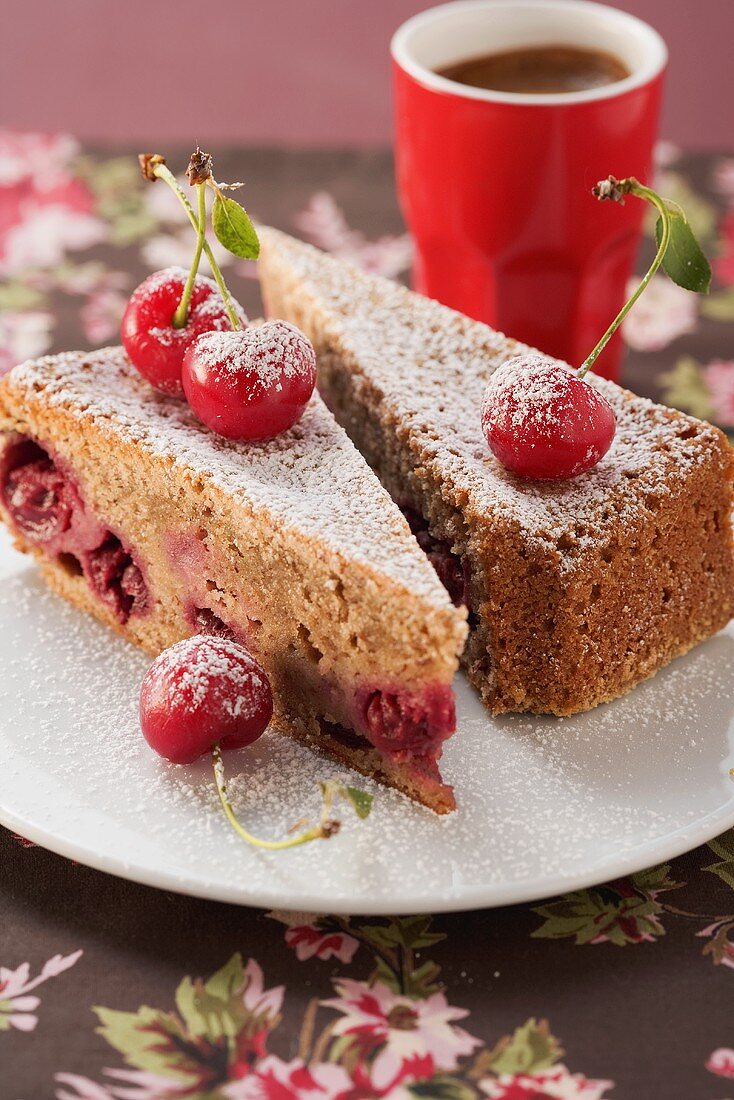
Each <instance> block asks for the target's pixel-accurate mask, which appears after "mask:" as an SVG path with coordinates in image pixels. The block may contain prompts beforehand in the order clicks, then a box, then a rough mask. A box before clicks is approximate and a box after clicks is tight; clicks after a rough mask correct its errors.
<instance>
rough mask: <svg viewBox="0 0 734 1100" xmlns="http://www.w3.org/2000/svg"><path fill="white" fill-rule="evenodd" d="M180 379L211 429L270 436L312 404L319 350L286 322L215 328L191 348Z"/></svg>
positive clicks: (244, 435) (237, 434) (243, 435)
mask: <svg viewBox="0 0 734 1100" xmlns="http://www.w3.org/2000/svg"><path fill="white" fill-rule="evenodd" d="M181 380H182V382H183V388H184V393H185V394H186V398H187V400H188V402H189V404H190V405H191V408H192V409H193V410H194V412H195V413H196V415H197V416H198V417H199V419H200V420H201V421H203V423H204V424H206V426H207V427H208V428H211V429H212V431H215V432H218V433H219V435H223V436H227V438H229V439H247V440H258V439H271V438H272V437H273V436H276V435H279V434H280V432H283V431H285V430H286V429H287V428H290V427H291V426H292V425H293V424H295V423H296V421H297V420H299V419H300V417H301V415H302V413H303V410H304V409H305V407H306V405H307V404H308V402H309V400H310V398H311V394H312V393H313V390H314V386H315V385H316V353H315V352H314V349H313V346H312V344H311V343H310V341H309V340H308V339H307V338H306V337H305V336H304V334H303V333H302V332H301V331H300V329H298V328H296V327H295V325H291V324H289V323H288V322H287V321H266V322H265V324H263V325H260V326H258V327H255V328H249V329H245V330H244V331H242V332H210V333H206V334H205V335H204V336H200V337H199V338H198V340H196V341H195V342H194V343H193V344H191V345H190V346H189V347H188V348H187V350H186V353H185V355H184V361H183V369H182V372H181Z"/></svg>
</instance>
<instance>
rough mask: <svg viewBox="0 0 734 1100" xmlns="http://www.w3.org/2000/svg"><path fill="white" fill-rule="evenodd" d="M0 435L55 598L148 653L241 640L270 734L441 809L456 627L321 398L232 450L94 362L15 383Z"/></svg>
mask: <svg viewBox="0 0 734 1100" xmlns="http://www.w3.org/2000/svg"><path fill="white" fill-rule="evenodd" d="M0 431H2V433H3V435H2V452H1V456H0V501H1V507H2V513H3V517H4V519H5V520H6V522H7V524H8V526H9V527H10V529H11V531H12V532H13V534H14V536H15V540H16V544H17V545H18V547H19V548H20V549H21V550H25V551H28V552H30V553H32V554H34V555H35V556H36V558H37V559H38V560H39V562H40V564H41V568H42V571H43V573H44V575H45V577H46V579H47V580H48V582H49V584H50V585H51V586H52V587H53V588H54V589H55V590H56V591H57V592H59V593H60V594H61V595H62V596H65V597H66V598H67V599H68V600H70V601H71V602H72V603H74V604H76V605H77V606H79V607H82V608H84V609H85V610H87V611H91V612H93V613H94V614H95V615H97V616H98V618H100V619H102V621H103V622H106V623H108V624H109V625H110V626H112V627H114V628H115V629H116V630H117V631H119V632H120V633H122V634H123V635H125V637H127V638H129V639H130V640H132V641H133V642H136V643H138V644H139V645H141V646H143V647H144V648H145V649H146V650H148V652H150V653H152V654H155V653H158V652H159V651H161V650H162V649H164V648H166V647H167V646H169V645H171V644H172V643H174V642H176V641H178V640H180V639H181V638H184V637H187V636H189V635H191V634H194V633H197V632H204V633H210V634H222V635H226V636H228V637H233V638H235V639H237V640H239V641H241V642H242V643H243V644H244V645H246V646H247V647H248V649H250V650H251V651H252V653H253V654H254V655H256V656H257V658H258V659H259V660H260V662H261V663H262V664H263V665H264V667H265V668H266V670H267V672H268V675H269V677H270V680H271V683H272V687H273V694H274V702H275V711H274V713H275V724H276V725H277V726H278V727H279V728H280V729H282V730H284V731H285V732H286V733H288V734H290V735H291V736H294V737H297V738H299V739H301V740H303V741H306V742H308V743H309V744H311V745H313V746H314V747H316V748H319V749H321V750H324V751H325V752H327V753H329V754H330V755H332V756H334V757H336V758H337V759H338V760H340V761H343V762H344V763H346V764H349V765H351V766H353V767H355V768H357V769H358V770H359V771H362V772H364V773H365V774H369V775H374V776H375V777H376V778H378V779H380V780H382V781H383V782H385V783H387V784H389V785H392V786H394V787H397V788H398V789H399V790H401V791H403V792H405V793H406V794H408V795H409V796H410V797H412V798H414V799H416V800H417V801H419V802H422V803H424V804H425V805H426V806H430V807H431V808H432V809H434V810H436V811H438V812H439V813H442V812H446V811H448V810H450V809H452V808H453V807H454V800H453V795H452V791H451V788H450V787H449V786H447V785H446V784H444V783H443V781H442V779H441V776H440V773H439V769H438V763H437V761H438V759H439V757H440V756H441V747H442V743H443V741H444V740H445V739H446V738H447V737H449V736H450V734H451V733H453V731H454V728H455V710H454V699H453V694H452V689H451V681H452V677H453V674H454V671H455V669H456V666H457V664H458V653H459V652H460V651H461V648H462V645H463V643H464V638H465V635H466V624H465V618H466V614H465V612H464V610H463V609H462V610H461V611H457V609H456V608H455V607H453V606H452V604H451V601H450V600H449V598H448V596H447V594H446V591H445V589H444V588H443V587H442V585H441V584H440V583H439V581H438V579H437V578H436V574H435V572H434V571H433V569H432V568H431V567H430V565H429V563H428V562H427V561H426V559H425V557H424V555H423V554H422V553H421V552H420V550H419V548H418V547H417V546H416V543H415V540H414V539H413V537H412V535H411V533H410V530H409V528H408V524H407V523H406V521H405V519H404V518H403V516H402V515H401V514H400V512H399V510H398V509H397V508H396V507H395V505H394V504H393V502H392V501H391V500H390V497H389V496H388V494H387V493H386V492H385V490H384V489H383V488H382V486H381V485H380V483H379V481H378V480H377V479H376V478H375V476H374V475H373V473H372V472H371V470H370V469H369V467H368V466H367V464H366V463H365V461H364V459H363V458H362V457H361V456H360V454H359V453H358V451H357V450H355V448H354V446H353V444H352V443H351V442H350V440H349V439H348V437H347V435H346V434H345V432H344V431H343V429H342V428H340V427H339V426H338V425H337V424H336V422H335V421H334V419H333V417H332V416H331V414H330V413H329V412H328V411H327V409H326V408H325V406H324V405H323V402H322V401H321V399H320V398H319V397H318V395H314V397H313V398H312V400H311V402H310V404H309V406H308V407H307V409H306V411H305V413H304V415H303V417H302V419H301V420H300V421H299V422H298V424H296V425H295V426H294V427H293V428H291V429H290V430H289V431H287V432H284V433H283V434H282V435H280V436H279V437H277V438H276V439H274V440H271V441H270V442H267V443H250V444H244V443H234V442H231V441H228V440H226V439H223V438H221V437H218V436H216V435H214V434H213V433H212V432H210V431H209V430H208V429H207V428H204V427H202V425H201V424H199V423H198V421H197V420H196V419H195V417H194V415H193V413H192V412H191V410H190V409H189V408H188V406H187V405H186V404H185V403H184V402H183V401H181V400H179V399H177V398H171V397H166V396H164V395H161V394H158V393H156V392H155V391H154V390H152V389H151V387H150V386H148V385H147V383H146V382H144V381H143V379H142V378H141V377H140V375H139V374H138V373H137V371H135V369H134V368H133V367H132V366H131V365H130V363H129V361H128V360H127V358H126V356H125V354H124V352H123V351H122V349H120V348H108V349H104V350H102V351H98V352H94V353H91V354H85V353H81V352H80V353H71V354H66V355H59V356H55V357H48V358H45V359H40V360H38V361H35V362H28V363H24V364H21V365H20V366H18V367H16V368H14V370H12V371H11V372H10V373H9V374H8V375H7V376H6V377H5V378H4V379H2V381H1V382H0Z"/></svg>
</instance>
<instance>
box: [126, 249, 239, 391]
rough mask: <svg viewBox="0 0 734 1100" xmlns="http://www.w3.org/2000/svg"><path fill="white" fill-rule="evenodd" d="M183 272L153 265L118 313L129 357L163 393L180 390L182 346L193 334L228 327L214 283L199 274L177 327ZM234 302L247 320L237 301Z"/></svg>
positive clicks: (190, 339)
mask: <svg viewBox="0 0 734 1100" xmlns="http://www.w3.org/2000/svg"><path fill="white" fill-rule="evenodd" d="M187 277H188V276H187V273H186V272H185V271H184V269H183V268H182V267H167V268H164V270H163V271H155V272H154V273H153V274H152V275H149V276H148V278H147V279H145V280H144V281H143V282H142V283H141V284H140V286H139V287H137V288H136V289H135V290H134V291H133V293H132V295H131V297H130V301H129V302H128V304H127V308H126V310H125V313H124V315H123V318H122V325H121V329H120V331H121V335H122V342H123V344H124V346H125V351H126V352H127V354H128V356H129V357H130V360H131V362H132V363H134V365H135V366H136V367H137V368H138V370H139V371H140V373H141V374H142V375H143V377H144V378H146V379H147V380H148V382H150V384H151V385H152V386H155V388H156V389H158V390H161V391H162V392H163V393H175V394H178V393H181V364H182V362H183V357H184V352H185V351H186V349H187V348H188V347H190V345H191V344H192V343H193V342H194V341H195V340H196V339H197V337H199V336H201V335H202V333H205V332H224V331H231V329H232V324H231V322H230V319H229V317H228V315H227V310H226V307H225V304H224V301H223V299H222V296H221V294H220V293H219V288H218V287H217V284H216V283H215V282H214V281H213V280H212V279H207V278H206V277H205V276H204V275H197V277H196V280H195V282H194V287H193V290H192V293H191V299H190V302H189V308H188V314H187V319H186V324H185V326H184V327H183V328H176V326H175V325H174V324H173V315H174V313H175V312H176V309H177V307H178V304H179V302H180V301H181V296H182V294H183V291H184V286H185V285H186V279H187ZM233 305H234V307H235V309H236V310H237V313H238V316H239V317H240V319H241V321H242V324H243V325H246V324H247V317H246V315H245V313H244V311H243V309H242V307H241V306H240V305H238V304H237V303H236V302H235V303H233Z"/></svg>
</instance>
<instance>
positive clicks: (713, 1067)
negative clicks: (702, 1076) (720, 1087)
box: [706, 1047, 734, 1081]
mask: <svg viewBox="0 0 734 1100" xmlns="http://www.w3.org/2000/svg"><path fill="white" fill-rule="evenodd" d="M706 1069H707V1070H709V1071H710V1072H711V1073H715V1074H716V1076H717V1077H726V1078H727V1080H731V1081H734V1050H732V1049H731V1047H719V1048H718V1050H714V1051H713V1052H712V1053H711V1054H710V1055H709V1057H708V1060H707V1062H706Z"/></svg>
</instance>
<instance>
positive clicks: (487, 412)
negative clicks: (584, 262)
mask: <svg viewBox="0 0 734 1100" xmlns="http://www.w3.org/2000/svg"><path fill="white" fill-rule="evenodd" d="M592 193H593V194H594V195H595V196H596V197H597V198H598V199H600V200H601V201H605V200H609V201H611V202H619V203H623V202H624V201H625V198H626V197H627V196H628V195H634V196H635V197H636V198H638V199H643V200H644V201H645V202H648V203H649V204H650V205H651V206H653V207H654V208H655V210H656V212H657V214H658V220H657V223H656V225H655V236H656V239H657V244H658V247H657V252H656V253H655V258H654V259H653V261H652V263H651V264H650V267H649V268H648V270H647V271H646V272H645V274H644V275H643V277H642V279H641V280H640V283H639V285H638V286H637V287H636V288H635V290H634V291H633V292H632V294H631V295H630V297H629V298H628V299H627V301H626V302H625V303H624V305H623V306H622V308H621V310H620V311H619V313H618V314H617V316H616V317H615V318H614V320H613V321H612V322H611V323H610V325H609V327H608V328H607V330H606V332H605V333H604V335H603V336H602V337H601V339H600V340H599V342H598V343H597V344H596V346H595V347H594V348H592V350H591V351H590V352H589V354H588V355H587V356H586V359H584V361H583V363H582V364H581V366H580V367H579V369H578V371H576V372H574V371H572V370H571V369H570V368H569V367H566V366H564V364H562V363H557V362H555V361H553V360H551V359H547V358H546V357H545V356H543V355H540V354H538V353H536V352H528V353H527V354H525V355H519V356H516V357H515V358H514V359H511V360H510V361H509V362H507V363H505V364H504V365H503V366H501V367H500V368H499V369H498V370H497V371H495V373H494V374H493V375H492V377H491V378H490V380H489V383H488V385H487V389H486V391H485V394H484V400H483V402H482V410H481V417H482V428H483V429H484V434H485V436H486V438H487V442H488V444H489V446H490V449H491V451H492V453H493V454H494V455H495V456H496V458H498V459H499V461H500V462H501V463H502V464H503V465H504V466H506V467H507V468H508V469H510V470H513V471H514V472H515V473H516V474H519V475H520V476H521V477H529V478H548V479H551V480H555V479H556V478H566V477H575V476H576V475H577V474H581V473H583V472H584V471H585V470H590V469H591V468H592V467H593V466H596V464H597V462H598V461H599V460H600V459H601V458H602V457H603V456H604V455H605V454H606V453H607V451H608V450H609V448H610V446H611V444H612V440H613V439H614V433H615V430H616V423H615V417H614V412H613V411H612V408H611V406H610V404H609V402H608V401H606V400H605V399H604V397H602V395H601V394H600V393H599V392H598V391H597V390H595V389H594V387H593V386H591V385H589V383H587V382H585V381H584V379H585V377H586V375H587V374H588V372H589V371H590V370H591V368H592V367H593V366H594V363H595V362H596V360H597V359H598V358H599V356H600V355H601V353H602V352H603V351H604V348H605V347H606V346H607V344H608V343H609V341H610V340H611V338H612V336H613V335H614V333H615V332H616V331H617V329H618V328H619V326H620V325H621V323H622V321H623V320H624V319H625V317H626V316H627V314H628V313H629V311H630V310H631V309H632V307H633V306H634V304H635V302H636V301H637V299H638V298H639V297H640V295H641V294H642V293H643V292H644V290H645V288H646V287H647V286H648V285H649V283H650V280H651V279H652V278H653V276H654V275H655V272H656V271H657V270H658V268H659V267H660V266H661V265H662V267H663V269H664V270H665V272H666V274H667V275H668V276H669V278H671V279H672V280H673V282H674V283H677V284H678V285H679V286H682V287H684V288H685V289H686V290H692V291H695V292H697V293H699V294H707V293H708V291H709V289H710V286H711V266H710V264H709V262H708V260H707V259H706V257H705V256H704V254H703V252H702V251H701V247H700V245H699V243H698V241H697V240H696V238H695V236H694V234H693V230H692V229H691V226H690V224H689V222H688V219H687V218H686V216H685V214H684V212H683V210H682V209H681V207H680V205H679V203H677V202H671V201H670V200H669V199H664V198H663V197H662V196H661V195H658V193H657V192H656V191H653V190H652V188H651V187H646V186H645V185H644V184H642V183H640V181H639V180H636V179H635V178H634V176H629V177H627V178H626V179H621V180H620V179H617V178H616V177H615V176H608V177H607V179H604V180H600V181H599V183H597V185H596V186H595V187H594V188H593V191H592Z"/></svg>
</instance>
